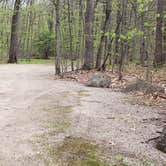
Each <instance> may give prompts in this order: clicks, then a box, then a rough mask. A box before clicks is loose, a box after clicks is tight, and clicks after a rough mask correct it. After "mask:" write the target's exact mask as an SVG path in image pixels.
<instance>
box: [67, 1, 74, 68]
mask: <svg viewBox="0 0 166 166" xmlns="http://www.w3.org/2000/svg"><path fill="white" fill-rule="evenodd" d="M67 4H68V26H69V42H70V59H71V70H72V71H73V70H74V58H73V39H72V26H71V10H70V0H67Z"/></svg>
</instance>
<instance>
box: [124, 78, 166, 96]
mask: <svg viewBox="0 0 166 166" xmlns="http://www.w3.org/2000/svg"><path fill="white" fill-rule="evenodd" d="M132 91H141V92H144V93H146V94H150V93H155V92H158V93H165V89H164V88H163V87H161V86H159V85H156V84H152V83H150V82H146V81H143V80H136V81H133V82H131V83H129V84H128V85H127V86H126V88H125V89H124V92H132Z"/></svg>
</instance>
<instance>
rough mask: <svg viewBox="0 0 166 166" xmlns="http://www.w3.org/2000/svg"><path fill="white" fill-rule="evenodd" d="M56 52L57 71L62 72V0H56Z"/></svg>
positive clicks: (57, 72)
mask: <svg viewBox="0 0 166 166" xmlns="http://www.w3.org/2000/svg"><path fill="white" fill-rule="evenodd" d="M55 7H56V26H55V31H56V54H55V73H56V74H58V75H60V73H61V64H60V63H61V55H60V0H56V4H55Z"/></svg>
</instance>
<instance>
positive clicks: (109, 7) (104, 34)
mask: <svg viewBox="0 0 166 166" xmlns="http://www.w3.org/2000/svg"><path fill="white" fill-rule="evenodd" d="M111 10H112V2H111V0H106V9H105V21H104V25H103V28H102V36H101V39H100V44H99V47H98V52H97V60H96V68H99V67H100V66H101V59H102V52H103V45H105V50H104V52H107V50H108V35H109V31H110V22H111Z"/></svg>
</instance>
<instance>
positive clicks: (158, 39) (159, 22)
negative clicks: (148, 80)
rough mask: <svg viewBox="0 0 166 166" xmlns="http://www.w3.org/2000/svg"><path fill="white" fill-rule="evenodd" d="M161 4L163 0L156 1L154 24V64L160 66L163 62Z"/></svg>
mask: <svg viewBox="0 0 166 166" xmlns="http://www.w3.org/2000/svg"><path fill="white" fill-rule="evenodd" d="M163 6H164V0H158V2H157V20H156V21H157V24H156V48H155V59H154V64H155V66H160V65H162V64H163V55H162V40H163V37H162V26H163Z"/></svg>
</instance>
